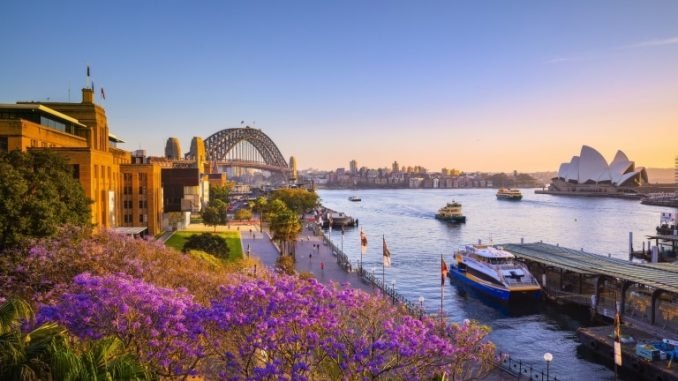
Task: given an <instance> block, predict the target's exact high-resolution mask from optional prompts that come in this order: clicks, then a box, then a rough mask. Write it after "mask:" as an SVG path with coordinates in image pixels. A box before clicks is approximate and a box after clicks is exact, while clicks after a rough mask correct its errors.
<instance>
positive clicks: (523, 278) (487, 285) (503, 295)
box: [448, 245, 541, 302]
mask: <svg viewBox="0 0 678 381" xmlns="http://www.w3.org/2000/svg"><path fill="white" fill-rule="evenodd" d="M448 276H449V277H450V278H452V279H455V280H457V281H459V282H460V283H463V284H464V285H467V286H470V287H472V288H474V289H476V290H478V291H480V292H482V293H483V294H486V295H488V296H491V297H493V298H496V299H498V300H500V301H502V302H510V301H514V300H525V299H527V300H530V299H533V300H537V299H540V298H541V286H540V285H539V282H537V279H536V278H535V277H534V276H533V275H532V274H531V273H530V272H529V270H528V269H527V266H526V265H525V264H523V263H520V262H517V261H515V256H514V255H513V254H511V253H509V252H508V251H506V250H503V249H502V248H501V247H494V246H489V245H466V246H463V247H461V248H460V249H459V250H458V251H457V252H456V253H454V261H453V262H452V266H450V271H449V273H448Z"/></svg>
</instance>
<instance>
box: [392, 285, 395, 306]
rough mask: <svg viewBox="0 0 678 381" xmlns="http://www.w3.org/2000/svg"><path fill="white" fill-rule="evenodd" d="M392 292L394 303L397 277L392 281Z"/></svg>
mask: <svg viewBox="0 0 678 381" xmlns="http://www.w3.org/2000/svg"><path fill="white" fill-rule="evenodd" d="M391 292H392V295H393V304H395V279H393V280H392V281H391Z"/></svg>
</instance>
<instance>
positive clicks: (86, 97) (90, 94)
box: [82, 88, 94, 104]
mask: <svg viewBox="0 0 678 381" xmlns="http://www.w3.org/2000/svg"><path fill="white" fill-rule="evenodd" d="M82 103H83V104H92V103H94V90H92V89H91V88H84V89H82Z"/></svg>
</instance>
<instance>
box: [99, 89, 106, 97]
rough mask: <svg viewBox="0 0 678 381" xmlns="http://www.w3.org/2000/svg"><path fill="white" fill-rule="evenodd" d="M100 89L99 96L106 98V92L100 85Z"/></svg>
mask: <svg viewBox="0 0 678 381" xmlns="http://www.w3.org/2000/svg"><path fill="white" fill-rule="evenodd" d="M100 91H101V98H103V99H104V100H106V93H105V92H104V88H103V87H102V88H101V89H100Z"/></svg>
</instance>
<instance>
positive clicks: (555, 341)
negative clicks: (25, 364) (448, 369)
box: [318, 189, 667, 380]
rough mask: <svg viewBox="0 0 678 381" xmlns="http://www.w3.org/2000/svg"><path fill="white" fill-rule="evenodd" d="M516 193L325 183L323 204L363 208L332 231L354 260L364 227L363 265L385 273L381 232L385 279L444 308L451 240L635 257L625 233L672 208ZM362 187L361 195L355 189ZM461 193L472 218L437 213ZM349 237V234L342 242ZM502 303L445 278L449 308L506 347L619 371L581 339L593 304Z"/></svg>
mask: <svg viewBox="0 0 678 381" xmlns="http://www.w3.org/2000/svg"><path fill="white" fill-rule="evenodd" d="M522 192H523V196H524V197H523V200H522V201H519V202H512V201H502V200H497V199H496V197H495V193H496V190H493V189H455V190H451V189H445V190H443V189H439V190H411V189H402V190H384V189H379V190H360V191H358V192H356V191H355V190H319V191H318V193H319V195H320V198H321V202H322V203H323V205H325V206H326V207H329V208H331V209H334V210H338V211H342V212H346V213H347V214H349V215H351V216H353V217H354V218H358V219H359V222H360V227H359V228H357V229H346V230H345V233H344V235H343V239H342V234H341V232H340V231H337V230H334V231H333V232H332V240H333V241H334V242H335V243H337V246H341V245H342V244H343V247H344V252H345V253H346V254H347V255H348V257H349V258H350V259H351V260H352V261H353V262H354V263H358V262H359V261H360V244H359V229H360V228H362V229H363V230H364V232H365V234H366V235H367V238H368V250H367V253H366V255H365V256H363V258H362V261H363V267H364V269H365V270H366V271H370V272H374V273H375V275H378V276H381V273H382V242H381V240H382V236H383V237H385V239H386V242H387V243H388V247H389V249H390V251H391V254H392V266H391V267H389V268H386V269H385V271H384V277H385V280H386V284H395V287H396V289H397V290H398V292H400V293H401V294H403V295H404V296H406V297H407V298H408V299H410V300H412V301H418V300H419V297H423V298H424V308H425V309H426V310H427V311H428V313H436V312H438V311H439V310H440V304H441V303H440V301H441V295H440V256H441V254H442V255H443V256H444V258H445V261H446V262H447V263H450V262H451V261H452V258H451V256H452V252H453V250H454V249H455V248H456V247H457V246H459V245H463V244H467V243H477V242H478V240H482V242H483V243H494V244H501V243H519V242H520V240H521V238H522V239H524V240H525V242H538V241H544V242H546V243H552V244H556V243H557V244H560V245H561V246H565V247H569V248H577V249H579V248H583V249H584V250H586V251H588V252H592V253H597V254H601V255H611V256H613V257H617V258H623V259H627V258H628V233H629V232H633V233H634V239H635V242H634V245H635V247H636V248H639V247H640V245H641V242H642V241H641V240H642V238H643V237H644V235H645V234H649V233H654V229H655V227H656V225H657V223H658V222H659V215H660V212H661V211H667V209H666V208H662V207H656V206H647V205H641V204H640V203H639V202H638V201H637V200H636V201H630V200H620V199H606V198H579V197H557V196H550V195H537V194H534V192H533V190H530V189H523V190H522ZM352 194H359V195H360V196H361V197H362V201H361V202H351V201H349V200H348V197H349V196H350V195H352ZM453 200H454V201H458V202H460V203H461V204H462V205H463V211H464V214H465V215H466V216H467V222H466V223H465V224H458V225H456V224H448V223H444V222H441V221H438V220H436V219H434V214H435V212H436V211H437V210H438V208H440V207H442V206H443V205H445V203H447V202H451V201H453ZM342 240H343V243H342ZM518 307H519V308H516V309H514V308H512V309H511V310H508V309H507V308H506V307H505V306H501V305H497V304H494V303H493V302H491V301H489V300H487V299H484V298H482V297H480V296H479V295H475V294H473V293H472V292H468V290H464V289H463V288H460V287H459V286H458V285H455V284H450V283H449V280H446V285H445V287H444V302H443V308H444V313H445V314H446V315H447V317H448V319H449V320H450V321H462V320H464V319H474V320H478V321H480V322H482V323H483V324H487V325H489V326H490V327H492V330H493V331H492V333H491V335H490V339H491V340H492V341H493V342H495V343H496V344H497V346H498V349H499V350H500V351H502V352H509V353H510V354H511V356H512V357H515V358H518V359H521V360H523V361H525V362H527V363H529V364H532V365H534V366H536V367H542V368H543V367H545V363H544V360H543V355H544V353H546V352H550V353H552V354H553V361H552V362H551V366H550V368H551V372H552V374H555V375H557V376H558V379H563V380H614V373H613V372H612V371H611V370H609V369H608V368H607V367H605V366H604V365H601V364H599V363H597V362H595V361H594V360H593V359H589V358H586V357H585V353H580V352H579V351H578V349H577V346H578V343H577V341H576V335H575V331H576V329H577V328H579V327H580V326H585V325H588V324H590V323H589V322H588V319H587V315H586V313H582V312H581V311H579V313H577V312H575V311H563V310H562V309H557V308H555V307H552V306H545V305H542V306H538V305H537V306H518Z"/></svg>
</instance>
